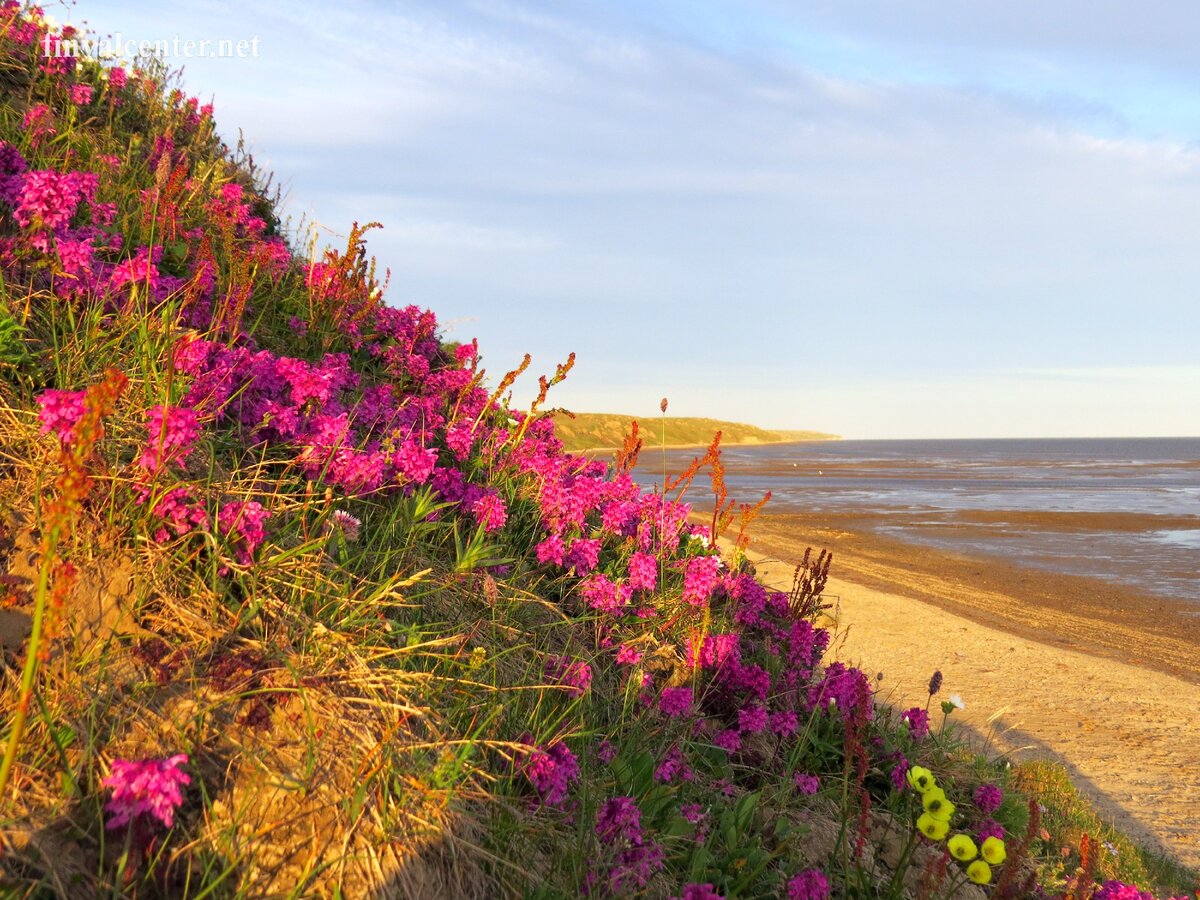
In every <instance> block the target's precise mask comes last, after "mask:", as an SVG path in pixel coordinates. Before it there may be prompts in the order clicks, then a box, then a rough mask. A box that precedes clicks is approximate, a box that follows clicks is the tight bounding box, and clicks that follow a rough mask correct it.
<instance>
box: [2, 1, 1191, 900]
mask: <svg viewBox="0 0 1200 900" xmlns="http://www.w3.org/2000/svg"><path fill="white" fill-rule="evenodd" d="M123 24H124V23H111V25H110V26H109V27H112V28H113V29H114V30H115V29H119V28H121V27H122V25H123ZM106 25H109V23H106ZM63 36H64V35H63V34H60V33H59V32H57V31H55V30H52V29H50V28H49V27H48V26H47V24H46V23H45V22H44V20H43V19H42V18H41V16H40V14H38V13H37V12H36V11H33V10H29V9H25V8H22V7H19V6H17V5H15V4H12V3H5V4H3V5H2V6H0V640H2V643H3V650H2V653H0V715H2V719H0V749H2V750H3V762H2V764H0V896H4V897H10V896H11V897H30V898H32V897H38V898H40V897H67V898H72V900H74V898H88V897H139V898H151V897H195V898H201V897H208V898H213V897H218V898H224V897H246V898H250V897H254V898H257V897H317V896H321V897H353V898H360V897H370V898H384V897H416V898H426V897H438V898H440V897H466V898H470V897H480V898H494V897H542V898H550V897H577V896H581V895H583V894H585V893H586V894H587V895H588V896H591V897H615V896H622V897H624V896H647V897H686V898H690V900H700V898H713V897H722V896H723V897H782V896H787V897H793V898H820V897H827V896H830V895H836V896H854V897H875V896H893V897H899V896H908V895H913V894H917V893H919V894H920V895H921V896H929V897H940V896H947V897H949V896H957V897H979V896H984V895H990V896H993V897H1016V896H1029V895H1030V892H1031V891H1033V889H1034V886H1036V885H1038V884H1041V885H1044V886H1045V889H1046V891H1047V892H1049V893H1051V894H1059V895H1063V896H1065V892H1066V891H1067V890H1070V891H1072V895H1073V896H1079V897H1084V896H1090V895H1092V894H1095V896H1096V897H1101V898H1111V897H1115V896H1118V894H1117V893H1113V892H1112V891H1115V890H1116V889H1115V888H1114V889H1112V890H1111V891H1109V892H1108V893H1103V892H1096V891H1095V890H1094V888H1095V884H1096V879H1103V878H1109V877H1120V878H1122V879H1125V880H1137V881H1139V882H1140V883H1142V884H1145V885H1150V886H1153V887H1155V889H1171V890H1175V889H1178V888H1180V887H1182V886H1184V885H1185V882H1186V880H1187V879H1188V878H1190V877H1191V876H1190V875H1189V874H1188V873H1185V872H1183V871H1182V870H1180V869H1179V868H1178V867H1175V866H1173V865H1171V864H1170V862H1169V861H1165V860H1162V859H1160V858H1158V857H1155V856H1153V855H1152V854H1148V853H1145V852H1143V851H1140V850H1137V849H1135V848H1132V847H1131V846H1129V847H1128V849H1127V845H1126V844H1121V845H1120V848H1121V852H1120V853H1119V854H1118V855H1117V856H1110V855H1107V854H1100V855H1097V854H1096V853H1095V852H1094V851H1095V849H1096V847H1097V844H1096V842H1095V839H1099V838H1102V839H1105V840H1113V841H1116V840H1119V838H1118V836H1116V835H1112V834H1110V832H1108V831H1104V830H1102V829H1103V826H1102V825H1101V824H1100V823H1094V824H1089V825H1087V826H1086V827H1087V828H1089V829H1090V830H1091V835H1092V840H1091V843H1089V842H1088V840H1083V841H1080V840H1078V834H1075V835H1074V836H1071V835H1070V834H1069V833H1068V831H1067V830H1066V826H1064V827H1063V828H1060V827H1059V826H1058V825H1057V824H1054V823H1055V822H1056V821H1057V820H1056V819H1055V818H1054V816H1052V815H1051V813H1052V812H1054V811H1055V810H1057V809H1060V808H1061V804H1060V803H1059V801H1058V800H1057V799H1055V797H1057V796H1058V793H1060V792H1058V790H1057V788H1056V792H1055V793H1054V794H1051V793H1046V794H1045V795H1040V794H1038V793H1037V789H1036V783H1037V782H1036V780H1035V779H1032V778H1029V777H1026V778H1022V777H1021V775H1022V773H1025V775H1028V774H1029V773H1028V772H1026V771H1025V770H1024V769H1022V768H1021V767H1014V768H1010V767H1009V766H1007V765H1006V764H1005V763H1004V762H1003V761H998V760H992V759H988V758H986V757H984V756H980V755H977V754H975V753H973V752H971V751H969V750H968V749H967V748H965V747H964V745H963V744H962V742H961V741H960V740H959V739H958V738H957V736H956V735H955V732H954V728H953V715H952V713H953V709H954V707H953V705H944V704H943V705H939V704H940V703H941V697H942V696H943V694H942V693H940V692H939V691H938V690H936V689H935V688H933V687H931V691H930V702H929V703H928V704H927V709H920V708H918V709H913V710H909V711H907V712H904V713H901V712H899V711H894V710H890V709H888V708H887V707H885V706H882V705H880V704H877V703H876V702H875V698H874V692H873V691H874V681H873V679H872V678H869V677H868V676H867V675H865V674H864V673H863V672H861V671H859V670H857V669H852V668H846V667H845V666H843V665H841V664H840V663H827V661H826V660H825V651H826V648H827V647H828V645H829V642H830V640H831V635H830V634H829V633H828V632H826V631H825V630H824V629H822V628H820V627H818V625H817V622H818V615H819V612H820V609H821V600H820V596H821V590H822V586H823V584H824V582H825V578H826V576H827V573H828V562H829V561H828V558H827V557H820V558H817V557H815V556H814V558H812V559H808V560H806V561H805V564H804V565H803V566H801V567H800V568H799V569H798V570H797V581H796V585H795V588H794V589H793V590H792V591H791V592H790V593H772V592H768V591H767V590H766V589H765V588H764V587H763V586H762V585H760V584H759V583H758V582H757V581H756V579H755V577H754V574H753V572H752V571H751V569H750V568H749V567H748V566H746V565H745V564H744V560H743V559H742V558H741V557H740V556H739V554H738V553H737V552H733V553H731V554H728V555H726V556H725V557H724V558H722V557H720V556H719V555H718V554H717V553H716V551H715V550H714V549H713V547H714V546H715V540H716V538H717V537H718V536H717V535H709V534H707V533H706V532H705V530H704V529H701V528H697V527H694V526H692V525H689V524H688V520H687V515H688V507H687V506H686V504H682V503H680V502H678V497H679V496H681V494H682V492H683V491H684V490H685V489H687V488H688V487H689V484H690V480H685V481H683V482H681V483H679V484H676V485H673V486H672V487H671V489H670V491H669V492H667V493H666V494H665V495H660V494H642V493H641V492H640V491H639V489H638V488H637V486H636V484H635V483H634V482H633V480H632V479H631V478H630V476H629V474H628V472H627V471H625V470H624V469H623V468H622V467H621V466H619V465H614V466H611V467H610V466H609V465H607V464H606V463H604V462H597V461H591V460H588V459H584V458H581V457H578V456H573V455H571V454H569V453H567V452H565V451H564V450H563V447H562V444H561V441H560V440H559V439H558V438H557V437H556V436H555V429H554V423H553V422H552V421H551V420H550V419H549V418H547V417H546V416H545V415H544V414H543V413H542V411H541V403H542V402H544V400H545V397H544V396H543V397H542V398H540V400H539V403H535V404H534V405H533V407H532V408H530V409H523V410H516V409H509V408H507V407H506V406H504V405H503V404H502V403H500V402H499V398H500V397H502V396H504V395H505V394H506V393H507V391H508V388H509V387H510V385H511V383H512V379H513V378H515V377H517V373H516V372H514V373H510V374H509V375H503V376H497V374H495V373H493V374H488V373H485V372H484V371H483V370H481V369H480V368H479V365H478V360H479V353H478V348H477V346H476V345H475V344H474V343H470V344H461V345H452V344H447V343H444V342H443V341H442V339H441V337H440V334H439V331H438V325H437V319H436V317H435V316H434V314H433V313H431V312H429V311H426V310H421V309H418V308H416V307H408V308H405V309H398V308H393V307H389V306H387V305H386V302H385V297H386V293H385V285H382V284H380V283H379V282H378V281H377V279H376V278H375V270H374V265H373V263H372V261H371V259H370V257H369V255H368V253H367V250H366V246H365V240H364V234H365V232H364V230H363V229H360V228H358V227H354V228H353V229H351V231H350V233H349V234H348V235H347V237H346V240H345V244H344V246H339V247H335V248H328V249H326V250H325V252H324V253H323V255H320V256H319V257H317V258H315V259H314V260H311V261H310V260H309V259H308V258H306V257H304V256H298V255H296V254H294V253H293V252H292V249H291V248H292V246H293V245H294V244H293V238H292V236H290V235H288V234H287V232H286V229H285V228H284V227H283V226H282V224H281V223H280V221H279V219H278V218H277V216H276V213H275V207H274V204H273V200H272V197H271V193H270V191H269V189H268V184H269V180H268V179H267V178H266V177H265V176H264V174H263V173H261V172H258V171H256V170H255V169H254V167H253V165H252V164H251V162H250V161H249V160H248V159H245V158H244V157H243V156H242V155H241V154H240V153H239V152H237V151H236V150H232V149H230V148H228V147H226V146H224V145H223V144H222V143H221V141H220V140H219V139H218V138H217V136H216V134H215V131H214V126H213V119H212V110H211V109H210V108H208V107H206V106H204V105H201V104H200V103H199V102H198V101H197V100H196V99H194V98H189V97H187V96H185V95H184V94H182V93H181V92H179V91H178V90H176V89H174V88H173V87H172V84H171V82H170V80H169V79H168V78H167V77H166V76H165V75H164V73H162V72H161V71H158V70H157V69H154V68H151V69H149V70H143V69H133V70H125V69H123V68H117V67H112V66H109V65H107V64H99V63H96V62H94V61H90V60H80V61H74V60H69V59H66V60H63V59H57V58H50V59H48V58H46V57H44V56H42V55H41V54H40V53H39V48H40V47H42V46H43V45H44V44H45V42H47V41H49V42H50V43H51V44H53V42H54V41H57V40H59V39H60V38H61V37H63ZM65 36H70V35H65ZM301 238H303V236H301ZM568 368H569V366H567V365H564V366H563V367H560V369H559V370H558V371H557V372H556V373H554V374H553V375H552V376H550V377H548V378H547V379H546V382H545V388H546V389H547V390H550V389H552V388H553V386H554V384H556V383H557V382H559V381H561V380H562V378H564V377H566V376H567V372H568ZM544 393H545V392H543V394H544ZM705 465H706V467H707V471H703V472H698V473H695V474H696V476H697V477H698V478H699V479H700V480H698V481H697V482H696V484H695V485H694V486H693V487H692V489H693V490H698V489H699V487H700V484H702V483H704V481H705V480H706V479H707V480H710V481H711V482H712V483H713V484H714V487H715V488H716V489H717V492H718V496H717V502H718V504H719V506H720V507H721V508H722V509H724V510H725V511H726V512H728V513H729V518H732V519H736V518H737V513H738V512H739V509H740V508H739V507H737V506H735V505H733V504H732V503H731V501H729V500H728V499H727V498H725V497H724V496H723V494H722V493H721V490H720V487H721V485H720V478H719V459H716V458H713V457H712V456H708V457H706V459H705ZM710 475H711V476H712V477H711V478H708V476H710ZM741 511H745V510H744V508H741ZM747 514H748V513H747ZM724 520H725V519H724V517H723V518H722V521H724ZM951 687H952V686H947V689H950V688H951ZM947 720H949V721H947ZM935 784H936V786H937V787H935ZM1023 785H1025V787H1023ZM1028 785H1034V787H1033V788H1030V787H1028ZM939 791H944V794H943V793H939ZM1035 797H1041V798H1042V800H1043V802H1044V803H1045V804H1046V807H1047V808H1046V810H1045V812H1043V809H1042V807H1039V806H1038V804H1037V802H1035V800H1034V798H1035ZM948 800H949V801H952V803H953V804H955V808H953V809H952V808H951V807H950V805H949V803H948V802H947V801H948ZM1072 802H1074V801H1072ZM1052 804H1054V805H1053V806H1052ZM1080 821H1091V820H1087V819H1080V817H1079V816H1074V817H1072V818H1071V819H1070V827H1071V828H1076V827H1077V825H1078V822H1080ZM1052 828H1053V829H1054V830H1049V829H1052ZM958 835H962V837H958ZM988 838H990V841H986V839H988ZM951 841H953V843H952V842H951ZM968 847H970V848H972V850H973V852H981V853H982V854H983V856H984V857H985V859H982V860H981V859H979V858H971V859H967V858H965V857H967V856H968V855H970V854H968V853H967V852H966V851H967V849H968ZM951 848H956V849H957V851H958V852H959V856H961V857H964V858H961V859H958V858H952V857H951V855H950V850H951ZM1089 848H1090V849H1089ZM1064 850H1065V851H1066V852H1065V853H1064ZM1076 868H1080V869H1081V871H1080V872H1079V873H1078V874H1077V873H1076V872H1075V870H1076ZM976 882H978V883H979V884H980V886H976V885H975V883H976ZM985 883H986V885H987V886H986V887H985V886H982V885H984V884H985ZM1104 890H1109V889H1107V888H1106V889H1104ZM1119 896H1126V894H1120V895H1119Z"/></svg>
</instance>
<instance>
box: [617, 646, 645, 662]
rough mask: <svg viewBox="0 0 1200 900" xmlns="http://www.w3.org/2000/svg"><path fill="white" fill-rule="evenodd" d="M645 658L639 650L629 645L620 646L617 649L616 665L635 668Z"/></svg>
mask: <svg viewBox="0 0 1200 900" xmlns="http://www.w3.org/2000/svg"><path fill="white" fill-rule="evenodd" d="M644 656H645V654H644V653H642V651H641V650H639V649H638V648H637V647H634V646H632V645H630V644H622V645H621V646H620V647H618V648H617V664H618V665H622V666H636V665H637V664H638V663H640V662H641V661H642V658H643V657H644Z"/></svg>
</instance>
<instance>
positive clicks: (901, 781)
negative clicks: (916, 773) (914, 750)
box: [892, 756, 908, 793]
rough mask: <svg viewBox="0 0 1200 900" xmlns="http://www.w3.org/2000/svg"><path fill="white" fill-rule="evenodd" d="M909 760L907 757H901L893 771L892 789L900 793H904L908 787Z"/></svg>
mask: <svg viewBox="0 0 1200 900" xmlns="http://www.w3.org/2000/svg"><path fill="white" fill-rule="evenodd" d="M907 776H908V760H907V759H906V758H905V757H903V756H902V757H900V762H898V763H896V766H895V768H893V769H892V788H893V789H894V790H896V791H897V792H899V793H903V792H904V789H905V787H907V786H908V777H907Z"/></svg>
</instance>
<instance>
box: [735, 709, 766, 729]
mask: <svg viewBox="0 0 1200 900" xmlns="http://www.w3.org/2000/svg"><path fill="white" fill-rule="evenodd" d="M766 727H767V711H766V710H765V709H764V708H763V707H761V706H744V707H742V708H741V709H739V710H738V730H739V731H741V732H742V733H743V734H751V733H753V732H757V731H762V730H763V729H764V728H766Z"/></svg>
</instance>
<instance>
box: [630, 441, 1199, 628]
mask: <svg viewBox="0 0 1200 900" xmlns="http://www.w3.org/2000/svg"><path fill="white" fill-rule="evenodd" d="M695 455H696V451H694V450H668V451H667V454H666V457H667V459H666V465H667V467H668V469H669V470H673V471H678V470H679V469H680V468H682V467H683V466H684V465H686V464H687V462H688V461H690V460H691V458H692V457H693V456H695ZM722 460H723V461H724V464H725V466H726V484H727V486H728V488H729V494H730V496H731V497H734V498H735V499H737V500H739V501H753V500H757V499H758V498H759V497H761V496H762V494H763V493H764V492H766V491H770V492H771V494H772V500H771V502H770V503H769V504H768V506H767V508H766V510H765V512H766V513H768V514H769V513H803V514H817V515H821V514H824V515H828V516H830V518H831V519H842V520H844V519H845V518H846V517H850V518H851V519H852V520H853V521H854V522H855V524H856V527H863V528H866V529H870V530H873V531H876V532H878V533H879V534H881V535H885V536H889V537H892V538H896V539H899V540H901V541H905V542H909V543H913V544H919V545H923V546H927V547H932V548H936V549H942V550H946V551H950V552H953V553H958V554H964V555H968V556H985V557H995V558H1000V559H1003V560H1006V561H1008V562H1010V563H1015V564H1017V565H1024V566H1031V567H1034V568H1040V569H1047V570H1050V571H1056V572H1066V573H1070V574H1074V575H1085V576H1091V577H1095V578H1099V579H1104V580H1107V581H1112V582H1117V583H1121V584H1124V585H1126V586H1130V587H1133V588H1135V589H1138V590H1142V591H1145V592H1146V593H1147V594H1150V595H1156V596H1167V597H1172V598H1176V599H1182V600H1186V601H1192V602H1195V603H1196V604H1197V607H1198V610H1200V438H1086V439H1083V438H1080V439H1075V438H1071V439H1065V438H1064V439H1011V440H903V441H882V440H881V441H822V442H811V443H808V442H806V443H796V444H768V445H757V446H735V447H727V448H725V449H724V451H723V453H722ZM662 462H663V457H662V455H661V454H660V451H657V450H655V449H654V448H653V447H652V446H651V447H647V448H646V449H644V450H643V455H642V460H641V462H640V464H639V466H638V469H639V470H640V471H639V480H642V481H643V482H644V483H648V482H649V481H651V480H654V475H653V471H654V469H655V468H656V467H658V468H659V476H658V479H657V480H659V481H661V463H662ZM701 479H702V480H703V481H702V480H701ZM706 481H707V479H706V478H705V476H703V475H701V476H700V479H698V480H697V484H696V487H695V488H693V489H692V492H691V494H690V495H689V498H688V499H693V498H694V497H696V496H697V495H698V494H699V493H701V491H700V487H701V484H703V483H705V482H706ZM697 505H701V504H697Z"/></svg>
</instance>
